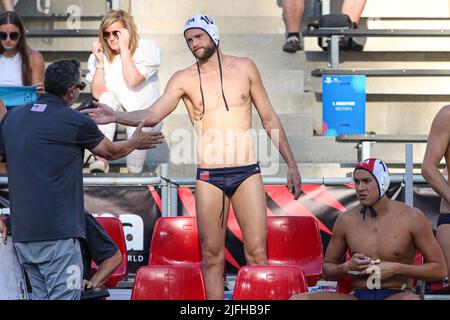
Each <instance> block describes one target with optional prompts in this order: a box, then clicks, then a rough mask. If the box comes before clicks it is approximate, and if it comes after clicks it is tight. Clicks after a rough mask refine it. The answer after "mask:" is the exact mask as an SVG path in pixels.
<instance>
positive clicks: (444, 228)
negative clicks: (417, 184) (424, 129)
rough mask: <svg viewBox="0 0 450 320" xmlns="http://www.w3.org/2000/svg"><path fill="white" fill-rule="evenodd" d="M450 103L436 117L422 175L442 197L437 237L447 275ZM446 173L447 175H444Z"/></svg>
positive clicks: (449, 261) (449, 259) (449, 258)
mask: <svg viewBox="0 0 450 320" xmlns="http://www.w3.org/2000/svg"><path fill="white" fill-rule="evenodd" d="M449 123H450V105H447V106H444V107H443V108H442V109H441V110H440V111H439V112H438V113H437V114H436V116H435V117H434V120H433V123H432V125H431V129H430V134H429V135H428V142H427V149H426V151H425V156H424V158H423V163H422V175H423V177H424V178H425V180H426V181H427V182H428V184H429V185H430V186H431V187H432V188H433V190H434V191H435V192H436V193H437V194H438V195H439V196H440V197H441V205H440V215H439V219H438V222H437V229H436V238H437V240H438V242H439V244H440V246H441V248H442V250H443V251H444V255H445V260H446V262H447V270H448V271H447V276H448V275H450V182H449V180H448V178H447V179H446V177H445V176H448V168H449V166H450V148H449V146H450V128H449V127H448V124H449ZM442 159H444V160H445V163H446V165H447V166H446V170H445V172H444V173H443V174H442V173H441V172H440V171H439V163H440V162H441V160H442ZM444 175H445V176H444Z"/></svg>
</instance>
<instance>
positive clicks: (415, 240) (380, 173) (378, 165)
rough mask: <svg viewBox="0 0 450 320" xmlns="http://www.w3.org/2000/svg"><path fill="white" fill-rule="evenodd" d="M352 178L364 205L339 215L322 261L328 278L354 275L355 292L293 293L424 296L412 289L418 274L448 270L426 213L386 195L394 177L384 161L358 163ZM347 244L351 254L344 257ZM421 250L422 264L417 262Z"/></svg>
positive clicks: (437, 276) (434, 275)
mask: <svg viewBox="0 0 450 320" xmlns="http://www.w3.org/2000/svg"><path fill="white" fill-rule="evenodd" d="M353 179H354V181H355V188H356V194H357V196H358V200H359V205H358V206H356V207H354V208H352V209H350V210H348V211H346V212H344V213H343V214H342V215H340V216H339V217H338V219H337V220H336V223H335V225H334V227H333V234H332V236H331V240H330V243H329V245H328V248H327V250H326V253H325V257H324V263H323V276H324V279H325V280H329V281H339V280H341V279H342V278H343V277H344V276H346V275H352V276H353V278H352V281H351V287H352V290H353V293H351V294H343V293H336V292H318V293H311V294H304V295H297V296H294V297H293V299H336V300H340V299H342V300H344V299H360V300H384V299H389V300H410V299H414V300H416V299H419V297H418V296H417V295H416V294H414V293H412V285H413V279H419V280H442V279H443V278H444V277H445V275H446V273H447V270H446V266H445V260H444V256H443V253H442V250H441V248H440V247H439V244H438V243H437V241H436V239H435V237H434V235H433V232H432V230H431V226H430V224H429V222H428V220H427V218H426V217H425V215H424V214H423V213H422V212H421V211H420V210H418V209H415V208H411V207H409V206H407V205H406V204H404V203H401V202H398V201H395V200H391V199H389V198H388V197H387V196H386V191H387V189H388V187H389V181H390V178H389V172H388V168H387V166H386V164H385V163H384V162H383V161H381V160H378V159H373V158H371V159H367V160H365V161H363V162H361V163H359V164H358V165H357V166H356V168H355V170H354V172H353ZM347 250H348V251H349V253H350V255H351V259H350V260H348V261H346V262H344V263H342V258H343V257H344V256H345V254H346V251H347ZM417 251H419V252H420V253H421V254H422V256H423V257H424V258H425V262H424V263H423V264H420V265H417V264H414V262H415V256H416V252H417Z"/></svg>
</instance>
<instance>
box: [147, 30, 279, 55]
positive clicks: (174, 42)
mask: <svg viewBox="0 0 450 320" xmlns="http://www.w3.org/2000/svg"><path fill="white" fill-rule="evenodd" d="M142 31H143V32H146V31H147V30H142ZM142 37H143V38H146V37H148V38H150V39H153V40H154V41H155V42H156V43H157V44H158V45H159V47H160V48H161V49H162V50H163V52H165V51H177V50H186V49H187V45H186V41H185V40H184V37H183V35H182V33H181V32H180V31H178V32H176V33H173V34H170V33H164V34H161V33H159V34H158V33H143V34H142ZM284 40H285V36H284V34H282V33H222V34H221V40H220V47H221V48H222V50H223V51H224V52H226V51H240V50H242V51H261V52H265V51H270V50H277V49H280V50H279V51H280V52H281V46H282V45H283V44H284ZM286 55H287V54H286Z"/></svg>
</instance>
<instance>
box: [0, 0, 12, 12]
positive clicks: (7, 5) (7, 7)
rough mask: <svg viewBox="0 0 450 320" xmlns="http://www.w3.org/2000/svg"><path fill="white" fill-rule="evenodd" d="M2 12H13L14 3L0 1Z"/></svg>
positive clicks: (6, 0)
mask: <svg viewBox="0 0 450 320" xmlns="http://www.w3.org/2000/svg"><path fill="white" fill-rule="evenodd" d="M1 3H2V6H3V10H5V11H14V1H13V0H2V2H1Z"/></svg>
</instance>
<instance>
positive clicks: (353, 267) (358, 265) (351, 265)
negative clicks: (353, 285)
mask: <svg viewBox="0 0 450 320" xmlns="http://www.w3.org/2000/svg"><path fill="white" fill-rule="evenodd" d="M370 261H371V260H370V258H369V257H367V256H366V255H364V254H362V253H355V254H354V255H353V256H352V258H351V259H350V260H348V261H347V262H346V264H347V268H348V273H349V274H358V275H359V274H364V273H365V271H366V269H367V268H368V267H369V266H370Z"/></svg>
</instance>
